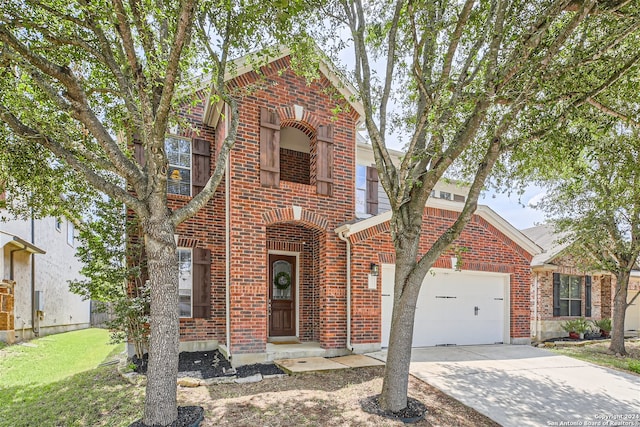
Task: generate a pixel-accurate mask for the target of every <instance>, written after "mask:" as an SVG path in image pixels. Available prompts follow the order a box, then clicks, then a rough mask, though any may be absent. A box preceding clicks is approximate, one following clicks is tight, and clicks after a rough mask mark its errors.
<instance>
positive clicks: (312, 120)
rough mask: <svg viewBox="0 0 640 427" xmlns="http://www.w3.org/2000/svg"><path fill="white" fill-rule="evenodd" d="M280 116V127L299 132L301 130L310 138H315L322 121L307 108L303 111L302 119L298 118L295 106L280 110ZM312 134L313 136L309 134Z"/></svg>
mask: <svg viewBox="0 0 640 427" xmlns="http://www.w3.org/2000/svg"><path fill="white" fill-rule="evenodd" d="M277 111H278V116H279V117H280V126H281V127H295V128H296V129H298V130H301V131H302V132H304V133H305V134H307V136H309V138H313V137H314V136H315V134H316V129H318V126H319V125H320V119H319V118H318V117H317V116H316V115H315V114H313V113H312V112H310V111H309V110H307V109H306V108H305V109H304V110H303V111H302V117H300V118H296V113H295V109H294V107H293V105H291V106H288V107H283V108H278V110H277ZM309 132H312V134H309Z"/></svg>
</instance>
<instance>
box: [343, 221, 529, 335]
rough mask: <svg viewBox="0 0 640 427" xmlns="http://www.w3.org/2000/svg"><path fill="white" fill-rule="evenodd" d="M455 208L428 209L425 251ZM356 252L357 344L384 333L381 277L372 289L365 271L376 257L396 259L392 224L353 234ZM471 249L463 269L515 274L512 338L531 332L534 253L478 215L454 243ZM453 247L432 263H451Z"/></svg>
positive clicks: (445, 265) (444, 265) (446, 265)
mask: <svg viewBox="0 0 640 427" xmlns="http://www.w3.org/2000/svg"><path fill="white" fill-rule="evenodd" d="M457 215H458V213H457V212H452V211H446V210H442V209H435V208H426V209H425V215H424V227H423V232H422V240H421V247H420V251H421V253H425V252H426V250H427V249H428V248H429V247H430V246H431V244H432V243H433V242H434V241H435V239H436V238H437V237H438V236H439V235H440V234H442V232H444V231H445V230H446V229H447V227H449V226H450V225H451V224H452V223H453V221H454V220H455V218H456V217H457ZM351 241H352V244H353V254H352V319H353V324H352V337H351V340H352V342H353V343H354V344H365V343H377V342H380V337H381V292H382V284H381V276H378V286H377V287H376V289H375V290H370V289H368V286H367V285H368V283H367V273H369V269H370V265H371V263H372V262H375V263H376V264H381V263H393V262H394V260H395V256H394V249H393V244H392V242H391V237H390V234H389V223H388V222H386V223H383V224H380V225H378V226H375V227H372V228H370V229H368V230H364V231H362V232H359V233H356V234H354V235H352V236H351ZM455 245H456V246H458V247H461V246H464V247H466V248H468V252H465V253H464V254H463V255H462V269H463V270H476V271H488V272H499V273H509V274H510V275H511V278H510V279H511V280H510V282H511V293H510V295H511V301H510V311H511V330H510V334H511V337H512V338H529V336H530V332H529V331H530V310H529V307H530V293H529V291H530V284H531V273H530V268H529V265H530V262H531V255H530V254H528V253H527V252H526V251H524V250H523V249H522V248H520V247H519V246H518V245H517V244H515V243H514V242H513V241H511V240H510V239H509V238H508V237H507V236H506V235H504V234H503V233H502V232H500V231H499V230H497V229H496V228H495V227H493V226H492V225H491V224H489V223H488V222H487V221H485V220H484V219H483V218H481V217H479V216H477V215H475V216H474V217H473V219H472V220H471V222H470V223H469V224H468V225H467V226H466V227H465V229H464V231H463V232H462V235H461V236H460V238H459V239H458V240H457V241H456V242H455ZM452 256H454V253H453V252H448V253H445V254H443V255H442V256H441V257H440V258H439V259H438V260H437V261H436V263H435V265H434V267H440V268H451V257H452Z"/></svg>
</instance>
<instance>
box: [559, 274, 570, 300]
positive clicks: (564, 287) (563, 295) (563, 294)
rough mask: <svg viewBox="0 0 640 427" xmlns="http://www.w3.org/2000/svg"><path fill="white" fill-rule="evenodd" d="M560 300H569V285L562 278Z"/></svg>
mask: <svg viewBox="0 0 640 427" xmlns="http://www.w3.org/2000/svg"><path fill="white" fill-rule="evenodd" d="M563 282H564V283H563ZM560 298H569V284H568V283H566V281H563V280H562V277H561V278H560Z"/></svg>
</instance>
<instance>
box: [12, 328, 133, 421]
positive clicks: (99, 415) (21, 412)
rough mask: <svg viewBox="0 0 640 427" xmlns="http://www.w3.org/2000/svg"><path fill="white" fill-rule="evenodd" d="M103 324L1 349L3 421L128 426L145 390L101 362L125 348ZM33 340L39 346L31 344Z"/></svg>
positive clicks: (111, 357)
mask: <svg viewBox="0 0 640 427" xmlns="http://www.w3.org/2000/svg"><path fill="white" fill-rule="evenodd" d="M108 342H109V333H108V332H107V331H105V330H102V329H85V330H82V331H75V332H68V333H64V334H58V335H50V336H47V337H44V338H40V339H36V340H33V341H30V342H29V343H28V344H29V346H23V345H14V346H10V347H6V348H4V349H2V350H1V351H0V426H1V427H5V426H6V427H9V426H11V427H18V426H25V427H26V426H65V427H67V426H126V425H129V424H130V423H131V422H133V421H134V420H135V419H137V418H140V416H141V415H142V414H141V411H142V398H143V396H142V393H141V390H140V389H139V388H135V387H131V386H130V385H129V383H127V382H126V381H124V380H123V379H122V378H120V376H119V375H118V374H117V372H116V370H115V369H114V366H113V365H111V366H100V364H101V363H104V362H106V361H108V360H111V359H113V357H114V356H115V355H116V354H118V353H120V352H122V351H123V345H122V344H120V345H112V344H108ZM31 345H33V346H31Z"/></svg>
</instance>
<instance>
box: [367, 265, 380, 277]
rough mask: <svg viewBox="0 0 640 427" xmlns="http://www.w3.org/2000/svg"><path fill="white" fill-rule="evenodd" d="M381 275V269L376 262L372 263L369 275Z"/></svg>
mask: <svg viewBox="0 0 640 427" xmlns="http://www.w3.org/2000/svg"><path fill="white" fill-rule="evenodd" d="M379 273H380V267H379V266H378V264H376V263H375V262H372V263H371V265H370V266H369V274H371V275H372V276H377V275H378V274H379Z"/></svg>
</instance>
